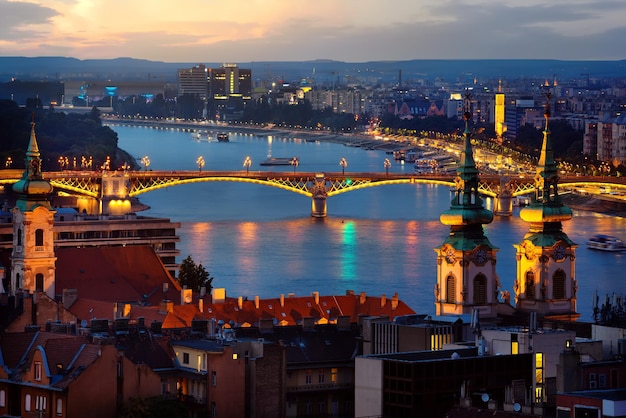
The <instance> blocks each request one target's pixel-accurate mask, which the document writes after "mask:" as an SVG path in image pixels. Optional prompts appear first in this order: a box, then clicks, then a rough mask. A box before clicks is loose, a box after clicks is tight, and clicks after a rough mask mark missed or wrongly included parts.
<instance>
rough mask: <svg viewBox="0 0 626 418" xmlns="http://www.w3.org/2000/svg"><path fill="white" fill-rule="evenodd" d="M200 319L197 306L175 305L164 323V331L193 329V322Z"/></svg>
mask: <svg viewBox="0 0 626 418" xmlns="http://www.w3.org/2000/svg"><path fill="white" fill-rule="evenodd" d="M196 317H200V312H199V311H198V307H197V305H175V306H174V310H173V312H169V313H168V314H167V316H166V317H165V320H164V321H163V325H162V329H179V328H191V321H192V320H193V319H195V318H196Z"/></svg>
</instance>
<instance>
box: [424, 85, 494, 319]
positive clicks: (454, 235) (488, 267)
mask: <svg viewBox="0 0 626 418" xmlns="http://www.w3.org/2000/svg"><path fill="white" fill-rule="evenodd" d="M471 116H472V114H471V112H470V96H469V93H467V92H466V94H465V111H464V113H463V117H464V119H465V131H464V132H463V136H464V146H463V150H462V152H461V160H460V162H459V168H458V169H457V175H456V178H455V179H454V183H455V190H454V197H453V199H452V201H451V202H450V203H451V204H450V209H448V210H446V211H445V212H443V213H442V214H441V215H440V217H439V220H440V221H441V223H442V224H444V225H450V235H448V237H447V238H446V239H445V241H444V243H443V244H442V245H441V246H440V247H437V248H435V252H436V253H437V284H436V286H435V307H436V312H437V315H460V314H470V313H472V312H473V311H474V310H475V309H477V310H478V311H479V315H480V316H481V317H494V316H495V315H496V313H497V312H496V311H497V305H498V303H499V301H498V298H497V296H498V291H499V290H498V289H499V287H500V283H499V279H498V275H497V274H496V271H495V266H496V253H497V251H498V248H497V247H495V246H494V245H492V244H491V242H489V239H488V238H487V237H486V236H485V234H484V231H483V225H484V224H488V223H490V222H491V221H492V220H493V213H492V212H491V211H489V210H487V209H485V208H484V206H483V201H482V199H481V197H480V193H479V191H478V185H479V178H478V169H477V167H476V162H475V161H474V153H473V150H472V143H471V138H470V130H469V120H470V119H471Z"/></svg>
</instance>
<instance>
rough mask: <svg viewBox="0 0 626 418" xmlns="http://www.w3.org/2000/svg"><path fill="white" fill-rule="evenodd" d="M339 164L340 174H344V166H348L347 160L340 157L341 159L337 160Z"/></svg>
mask: <svg viewBox="0 0 626 418" xmlns="http://www.w3.org/2000/svg"><path fill="white" fill-rule="evenodd" d="M339 165H340V166H341V174H346V167H347V166H348V161H347V160H346V159H345V158H343V157H342V158H341V161H339Z"/></svg>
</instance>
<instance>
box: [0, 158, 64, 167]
mask: <svg viewBox="0 0 626 418" xmlns="http://www.w3.org/2000/svg"><path fill="white" fill-rule="evenodd" d="M65 158H67V157H65ZM12 164H13V158H11V157H7V161H6V162H5V163H4V166H5V168H10V167H11V165H12Z"/></svg>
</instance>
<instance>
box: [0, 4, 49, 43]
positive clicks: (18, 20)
mask: <svg viewBox="0 0 626 418" xmlns="http://www.w3.org/2000/svg"><path fill="white" fill-rule="evenodd" d="M0 10H2V13H1V14H0V40H2V41H4V42H6V41H11V40H19V39H23V38H24V37H26V38H28V37H30V36H37V35H38V34H43V32H39V31H37V30H36V28H38V27H39V26H40V25H47V24H49V23H50V20H51V19H52V18H53V17H54V16H56V15H57V14H58V13H57V12H56V11H55V10H54V9H51V8H49V7H45V6H40V5H38V4H35V3H24V2H14V1H6V0H0Z"/></svg>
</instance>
